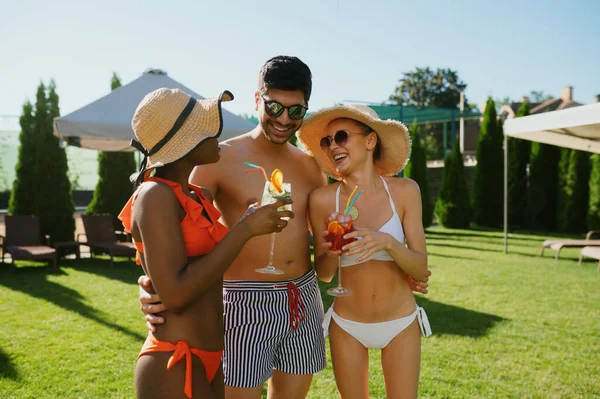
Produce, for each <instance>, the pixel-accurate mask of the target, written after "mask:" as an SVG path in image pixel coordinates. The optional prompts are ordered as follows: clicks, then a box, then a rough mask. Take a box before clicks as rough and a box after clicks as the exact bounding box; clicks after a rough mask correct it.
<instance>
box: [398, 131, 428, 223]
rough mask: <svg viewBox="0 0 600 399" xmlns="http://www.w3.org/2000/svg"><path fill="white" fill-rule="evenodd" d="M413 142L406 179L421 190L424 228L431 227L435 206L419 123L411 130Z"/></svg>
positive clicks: (405, 172) (405, 173) (405, 171)
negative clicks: (433, 204)
mask: <svg viewBox="0 0 600 399" xmlns="http://www.w3.org/2000/svg"><path fill="white" fill-rule="evenodd" d="M409 132H410V137H411V140H412V150H411V155H410V160H409V162H408V164H407V165H406V168H404V177H407V178H409V179H413V180H414V181H415V182H416V183H417V184H418V185H419V188H420V189H421V206H422V209H423V227H429V226H431V222H432V219H433V206H432V205H431V201H430V200H429V179H428V176H427V157H426V155H425V148H423V145H422V144H421V136H420V131H419V126H418V125H417V122H416V121H415V122H413V124H412V126H411V127H410V129H409Z"/></svg>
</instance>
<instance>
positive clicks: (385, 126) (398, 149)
mask: <svg viewBox="0 0 600 399" xmlns="http://www.w3.org/2000/svg"><path fill="white" fill-rule="evenodd" d="M339 118H348V119H354V120H356V121H359V122H362V123H364V124H365V125H367V126H369V127H370V128H371V129H372V130H373V131H374V132H375V133H376V134H377V138H378V140H379V145H380V146H381V156H380V157H379V159H377V160H375V161H374V165H375V170H376V171H377V173H378V174H380V175H382V176H394V175H396V174H398V173H399V172H400V171H401V170H402V169H404V167H405V166H406V163H407V162H408V159H409V158H410V151H411V140H410V135H409V134H408V130H407V129H406V126H404V124H403V123H402V122H398V121H395V120H392V119H388V120H381V119H380V118H379V116H378V115H377V113H376V112H375V111H374V110H373V109H371V108H369V107H367V106H366V105H362V104H347V105H338V106H335V107H331V108H326V109H322V110H320V111H318V112H315V113H314V114H312V115H310V116H309V117H308V118H306V120H305V121H304V123H303V124H302V127H301V128H300V130H299V131H298V140H300V142H301V143H302V144H303V145H304V147H305V148H306V150H307V151H308V153H309V154H310V155H312V157H313V158H314V159H315V161H317V164H319V167H320V168H321V170H322V171H323V173H325V174H326V175H327V176H330V177H333V178H334V179H336V180H341V179H342V176H341V175H340V174H339V173H338V172H337V170H336V168H335V165H334V163H333V162H332V161H331V159H330V158H329V156H328V155H327V153H326V152H325V151H323V150H322V149H321V146H320V141H321V139H322V138H323V137H325V136H326V135H327V126H328V125H329V124H330V123H331V122H333V121H334V120H335V119H339Z"/></svg>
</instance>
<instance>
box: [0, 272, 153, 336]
mask: <svg viewBox="0 0 600 399" xmlns="http://www.w3.org/2000/svg"><path fill="white" fill-rule="evenodd" d="M115 269H116V268H115ZM50 274H51V272H50V270H49V268H47V267H36V266H21V267H17V268H16V270H15V272H14V273H9V272H8V271H6V270H3V271H1V272H0V285H2V286H5V287H7V288H10V289H11V290H14V291H20V292H23V293H24V294H27V295H29V296H32V297H34V298H40V299H44V300H46V301H48V302H50V303H53V304H55V305H56V306H59V307H61V308H63V309H65V310H68V311H71V312H74V313H77V314H79V315H81V316H83V317H85V318H88V319H90V320H92V321H95V322H96V323H98V324H101V325H103V326H105V327H108V328H110V329H113V330H115V331H118V332H121V333H124V334H127V335H129V336H131V337H134V338H136V339H137V340H139V341H143V340H144V339H146V337H144V336H142V335H140V334H139V333H137V332H135V331H132V330H130V329H128V328H125V327H122V326H120V325H118V324H115V323H112V322H110V321H108V320H106V319H105V318H104V317H103V312H101V311H99V310H97V309H95V308H93V307H91V306H89V305H86V304H85V303H84V302H83V301H84V300H85V297H84V296H83V295H81V294H80V293H79V292H77V291H75V290H73V289H71V288H69V287H65V286H63V285H60V284H58V283H56V282H53V281H49V280H48V275H50ZM55 274H65V273H64V272H63V271H60V272H58V273H55ZM24 317H26V316H25V315H24Z"/></svg>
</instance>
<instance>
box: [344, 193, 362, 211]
mask: <svg viewBox="0 0 600 399" xmlns="http://www.w3.org/2000/svg"><path fill="white" fill-rule="evenodd" d="M363 191H364V190H360V191H359V192H358V194H356V197H354V199H353V200H352V202H350V205H348V207H347V208H346V212H344V215H346V216H347V215H348V213H349V212H350V209H351V208H352V205H354V203H355V202H356V200H357V199H358V197H360V195H361V194H362V193H363Z"/></svg>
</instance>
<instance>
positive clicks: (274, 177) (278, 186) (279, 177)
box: [271, 169, 283, 193]
mask: <svg viewBox="0 0 600 399" xmlns="http://www.w3.org/2000/svg"><path fill="white" fill-rule="evenodd" d="M271 184H272V185H273V187H274V188H275V190H277V191H278V192H280V193H281V192H283V187H282V184H283V172H282V171H281V170H279V169H275V170H274V171H273V173H271Z"/></svg>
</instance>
